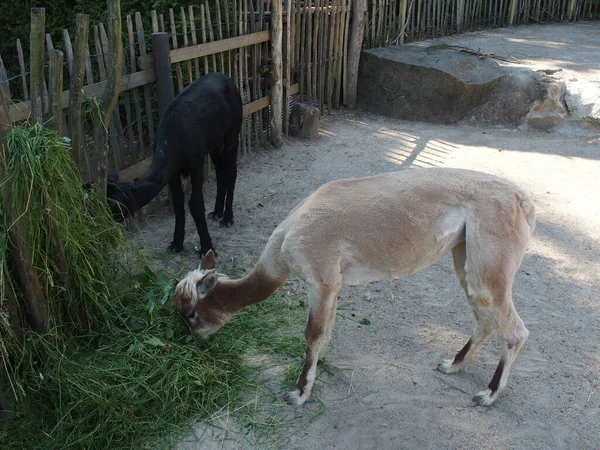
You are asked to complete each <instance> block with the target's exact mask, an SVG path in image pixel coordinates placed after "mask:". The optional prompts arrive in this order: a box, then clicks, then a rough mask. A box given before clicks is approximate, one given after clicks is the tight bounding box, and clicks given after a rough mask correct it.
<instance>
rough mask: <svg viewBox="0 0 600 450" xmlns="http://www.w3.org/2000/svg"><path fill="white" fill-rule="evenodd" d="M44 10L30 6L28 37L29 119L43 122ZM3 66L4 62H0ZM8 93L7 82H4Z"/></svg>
mask: <svg viewBox="0 0 600 450" xmlns="http://www.w3.org/2000/svg"><path fill="white" fill-rule="evenodd" d="M45 20H46V10H45V9H44V8H31V32H30V38H29V70H30V71H31V73H30V75H29V83H30V86H29V91H30V92H31V103H32V108H31V120H32V121H33V122H34V123H43V122H44V98H43V94H44V87H43V86H44V47H45V46H44V26H45ZM2 67H4V64H2ZM4 86H5V89H6V92H8V93H9V94H10V90H9V89H8V83H6V84H4Z"/></svg>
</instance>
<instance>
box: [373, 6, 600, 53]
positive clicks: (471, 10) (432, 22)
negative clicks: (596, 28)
mask: <svg viewBox="0 0 600 450" xmlns="http://www.w3.org/2000/svg"><path fill="white" fill-rule="evenodd" d="M367 13H368V18H367V25H366V30H365V39H364V45H365V46H366V47H368V48H373V47H380V46H385V45H396V44H403V43H404V42H409V41H417V40H422V39H427V38H431V37H437V36H443V35H448V34H454V33H460V32H463V31H469V30H478V29H482V28H494V27H502V26H508V25H526V24H530V23H542V22H561V21H574V20H591V19H598V18H600V1H598V0H367Z"/></svg>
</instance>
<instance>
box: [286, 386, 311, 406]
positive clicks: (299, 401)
mask: <svg viewBox="0 0 600 450" xmlns="http://www.w3.org/2000/svg"><path fill="white" fill-rule="evenodd" d="M306 400H308V395H306V393H304V394H300V391H298V389H296V390H295V391H291V392H288V393H287V394H286V395H285V397H283V401H284V402H286V403H287V404H288V405H292V406H301V405H303V404H304V403H306Z"/></svg>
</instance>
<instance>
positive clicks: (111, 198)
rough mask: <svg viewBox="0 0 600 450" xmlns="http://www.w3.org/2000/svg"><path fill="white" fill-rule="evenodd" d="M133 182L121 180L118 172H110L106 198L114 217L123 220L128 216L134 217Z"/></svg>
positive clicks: (119, 220)
mask: <svg viewBox="0 0 600 450" xmlns="http://www.w3.org/2000/svg"><path fill="white" fill-rule="evenodd" d="M132 188H133V184H132V183H129V182H127V181H120V180H119V175H118V174H117V173H114V172H113V173H109V174H108V177H107V180H106V200H107V202H108V207H109V208H110V212H111V213H112V216H113V218H114V219H115V220H116V221H117V222H123V220H125V219H126V218H128V217H133V214H134V213H135V211H136V209H137V208H136V207H135V196H134V194H133V189H132Z"/></svg>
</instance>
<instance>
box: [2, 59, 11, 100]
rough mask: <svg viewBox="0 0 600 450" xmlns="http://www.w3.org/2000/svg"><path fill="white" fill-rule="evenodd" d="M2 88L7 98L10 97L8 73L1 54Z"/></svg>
mask: <svg viewBox="0 0 600 450" xmlns="http://www.w3.org/2000/svg"><path fill="white" fill-rule="evenodd" d="M0 89H2V92H4V96H5V97H6V98H7V99H10V86H9V82H8V73H7V72H6V67H4V61H2V56H0Z"/></svg>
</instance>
